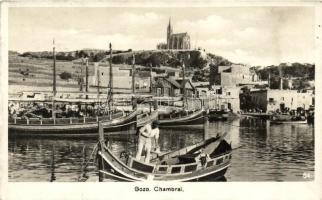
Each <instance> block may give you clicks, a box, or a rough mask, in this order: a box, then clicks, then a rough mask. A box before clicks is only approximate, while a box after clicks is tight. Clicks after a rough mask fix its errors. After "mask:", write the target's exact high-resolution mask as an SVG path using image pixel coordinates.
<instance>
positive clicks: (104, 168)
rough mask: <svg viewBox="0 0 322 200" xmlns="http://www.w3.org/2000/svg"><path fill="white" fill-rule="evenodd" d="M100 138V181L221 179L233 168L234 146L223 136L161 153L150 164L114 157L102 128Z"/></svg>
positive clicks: (126, 157)
mask: <svg viewBox="0 0 322 200" xmlns="http://www.w3.org/2000/svg"><path fill="white" fill-rule="evenodd" d="M99 135H100V136H99V146H98V151H97V158H98V159H97V164H98V169H99V176H100V179H99V180H100V181H103V180H104V178H108V179H113V180H117V181H126V182H133V181H202V180H209V179H211V180H219V179H221V178H222V177H223V176H224V174H225V173H226V171H227V169H228V167H229V166H230V161H231V157H232V148H231V145H230V144H228V142H227V141H226V140H225V139H224V136H221V137H215V138H214V137H213V138H210V139H207V140H205V141H203V142H200V143H198V144H195V145H192V146H188V147H185V148H182V149H179V150H176V151H173V152H169V153H165V154H162V155H160V156H159V157H155V158H153V159H151V163H150V164H147V163H144V162H141V161H139V160H136V159H135V158H133V157H131V156H129V155H124V157H125V158H124V159H121V157H123V156H122V155H114V154H113V152H112V151H111V149H109V147H108V146H107V145H106V141H105V139H104V133H103V129H102V128H100V131H99ZM121 154H122V153H121Z"/></svg>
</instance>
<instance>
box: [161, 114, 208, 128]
mask: <svg viewBox="0 0 322 200" xmlns="http://www.w3.org/2000/svg"><path fill="white" fill-rule="evenodd" d="M204 123H205V112H204V110H197V111H186V112H184V111H181V112H176V113H172V114H171V113H170V114H159V125H160V127H174V128H175V127H180V126H187V127H188V126H200V125H204Z"/></svg>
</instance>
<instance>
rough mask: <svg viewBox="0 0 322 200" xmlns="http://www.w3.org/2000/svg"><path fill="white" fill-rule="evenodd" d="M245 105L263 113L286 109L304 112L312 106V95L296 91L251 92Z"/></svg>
mask: <svg viewBox="0 0 322 200" xmlns="http://www.w3.org/2000/svg"><path fill="white" fill-rule="evenodd" d="M248 95H249V98H247V99H246V100H247V102H246V103H247V104H248V105H249V106H250V107H252V108H257V109H261V110H262V111H263V112H274V111H276V110H280V111H283V110H285V109H286V108H288V109H290V110H296V109H297V108H298V107H302V108H304V109H305V110H307V109H309V107H310V106H311V105H314V94H313V93H309V92H299V91H297V90H270V89H265V90H253V91H250V92H249V94H248Z"/></svg>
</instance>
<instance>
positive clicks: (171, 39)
mask: <svg viewBox="0 0 322 200" xmlns="http://www.w3.org/2000/svg"><path fill="white" fill-rule="evenodd" d="M157 49H190V36H189V34H188V33H187V32H185V33H173V29H172V25H171V18H170V19H169V24H168V27H167V43H159V44H158V45H157Z"/></svg>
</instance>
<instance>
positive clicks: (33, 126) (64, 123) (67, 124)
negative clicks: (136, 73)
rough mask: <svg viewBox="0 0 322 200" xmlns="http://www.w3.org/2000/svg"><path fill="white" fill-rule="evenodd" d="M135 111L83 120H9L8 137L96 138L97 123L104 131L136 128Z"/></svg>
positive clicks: (84, 118)
mask: <svg viewBox="0 0 322 200" xmlns="http://www.w3.org/2000/svg"><path fill="white" fill-rule="evenodd" d="M136 114H137V111H136V110H135V111H133V112H130V113H129V114H127V115H125V114H124V113H122V112H119V113H116V114H114V115H111V118H110V116H105V117H88V118H87V117H83V118H55V119H53V118H43V119H38V118H34V119H22V118H11V119H9V124H8V129H9V133H10V135H29V136H52V137H54V136H58V137H63V136H64V137H79V136H96V135H97V128H98V125H97V122H98V121H102V125H103V127H104V129H105V130H106V131H109V132H110V133H111V132H112V133H113V132H116V131H123V130H129V129H130V127H131V126H134V127H135V126H136Z"/></svg>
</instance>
